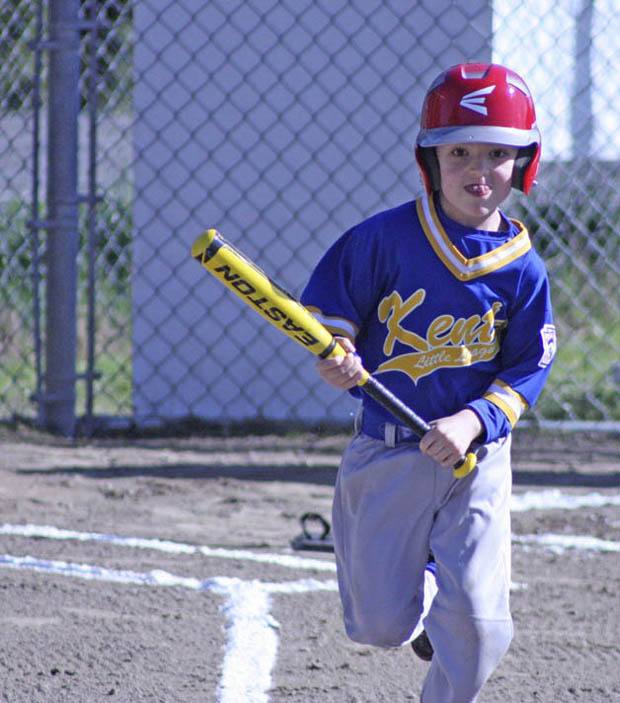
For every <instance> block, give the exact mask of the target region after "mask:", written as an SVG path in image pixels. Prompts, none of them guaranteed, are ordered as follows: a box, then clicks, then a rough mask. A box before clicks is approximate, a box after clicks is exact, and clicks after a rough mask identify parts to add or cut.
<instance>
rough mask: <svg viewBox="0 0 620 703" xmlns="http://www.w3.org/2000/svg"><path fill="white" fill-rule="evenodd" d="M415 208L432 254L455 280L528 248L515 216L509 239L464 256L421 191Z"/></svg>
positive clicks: (491, 267)
mask: <svg viewBox="0 0 620 703" xmlns="http://www.w3.org/2000/svg"><path fill="white" fill-rule="evenodd" d="M416 211H417V213H418V218H419V220H420V223H421V225H422V229H423V230H424V234H425V235H426V238H427V239H428V241H429V243H430V245H431V246H432V247H433V250H434V252H435V254H437V256H438V257H439V258H440V259H441V261H442V262H443V264H444V265H445V266H446V268H447V269H448V270H449V271H450V272H451V273H452V274H453V275H454V276H455V277H456V278H458V279H459V280H461V281H471V280H472V279H474V278H479V277H480V276H484V275H486V274H487V273H491V272H492V271H497V270H498V269H500V268H502V267H503V266H506V265H507V264H509V263H511V262H512V261H514V260H515V259H518V258H519V257H520V256H523V254H525V253H526V252H528V251H529V250H530V249H531V248H532V243H531V241H530V236H529V234H528V231H527V229H526V228H525V226H524V225H523V223H522V222H519V220H511V221H512V222H513V223H514V224H515V225H517V227H518V228H519V230H520V231H519V234H517V235H516V236H515V237H513V238H512V239H511V240H510V241H508V242H505V243H504V244H501V245H500V246H498V247H496V248H495V249H493V251H489V252H487V253H486V254H482V255H480V256H476V257H474V258H473V259H468V258H467V257H465V256H464V255H463V254H462V252H460V251H459V249H458V248H457V247H456V246H455V245H454V244H453V243H452V242H451V241H450V238H449V237H448V235H447V233H446V230H445V229H444V227H443V225H442V224H441V221H440V219H439V216H438V214H437V210H436V208H435V203H434V202H433V199H432V198H429V197H428V196H426V195H424V196H422V197H421V198H418V200H416Z"/></svg>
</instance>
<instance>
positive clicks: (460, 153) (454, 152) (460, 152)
mask: <svg viewBox="0 0 620 703" xmlns="http://www.w3.org/2000/svg"><path fill="white" fill-rule="evenodd" d="M451 153H452V156H465V154H466V153H467V152H466V151H465V149H463V147H460V146H457V147H455V148H454V149H452V152H451Z"/></svg>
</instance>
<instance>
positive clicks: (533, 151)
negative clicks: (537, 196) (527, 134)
mask: <svg viewBox="0 0 620 703" xmlns="http://www.w3.org/2000/svg"><path fill="white" fill-rule="evenodd" d="M539 157H540V146H539V145H538V144H530V145H529V146H526V147H522V148H521V149H519V151H518V153H517V158H516V159H515V165H514V169H513V171H512V187H513V188H517V189H518V190H522V191H523V192H524V193H526V194H527V193H529V192H530V190H531V188H532V186H533V185H534V179H535V178H536V172H537V171H538V160H539Z"/></svg>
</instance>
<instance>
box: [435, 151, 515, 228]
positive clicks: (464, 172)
mask: <svg viewBox="0 0 620 703" xmlns="http://www.w3.org/2000/svg"><path fill="white" fill-rule="evenodd" d="M517 152H518V149H517V148H516V147H511V146H503V145H501V144H481V143H472V144H440V145H439V146H438V147H437V159H438V161H439V173H440V177H441V205H442V207H443V209H444V211H445V213H446V215H448V217H450V218H452V219H453V220H456V221H457V222H460V223H461V224H463V225H466V226H469V227H474V228H476V229H486V230H492V231H495V230H498V229H499V226H500V223H501V217H500V214H499V210H498V208H499V206H500V204H501V203H502V202H503V201H504V200H505V199H506V198H507V197H508V195H509V193H510V188H511V182H512V170H513V168H514V165H515V159H516V157H517Z"/></svg>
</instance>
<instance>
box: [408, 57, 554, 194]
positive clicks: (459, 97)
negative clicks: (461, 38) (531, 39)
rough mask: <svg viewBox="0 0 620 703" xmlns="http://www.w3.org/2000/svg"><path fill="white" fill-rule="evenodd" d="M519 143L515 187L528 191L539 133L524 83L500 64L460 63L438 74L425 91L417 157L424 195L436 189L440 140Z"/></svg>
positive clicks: (531, 103) (517, 145)
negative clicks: (424, 190)
mask: <svg viewBox="0 0 620 703" xmlns="http://www.w3.org/2000/svg"><path fill="white" fill-rule="evenodd" d="M467 142H483V143H489V144H504V145H506V146H513V147H518V149H519V151H518V154H517V159H516V162H515V168H514V171H513V175H512V185H513V187H514V188H518V189H519V190H522V191H523V192H524V193H529V192H530V189H531V188H532V185H533V184H534V179H535V177H536V172H537V170H538V162H539V161H540V132H539V130H538V127H537V126H536V112H535V110H534V101H533V99H532V95H531V93H530V91H529V88H528V87H527V85H526V83H525V81H524V80H523V79H522V78H521V76H519V75H518V74H517V73H515V72H514V71H511V70H510V69H509V68H505V67H504V66H500V65H498V64H486V63H464V64H458V65H456V66H452V68H449V69H448V70H447V71H444V72H443V73H441V74H440V75H439V76H438V77H437V78H436V79H435V80H434V81H433V84H432V85H431V87H430V88H429V89H428V92H427V93H426V97H425V99H424V105H423V106H422V117H421V120H420V131H419V132H418V136H417V139H416V159H417V161H418V165H419V166H420V170H421V172H422V179H423V181H424V187H425V188H426V191H427V192H428V193H430V192H432V191H433V190H438V189H439V165H438V163H437V156H436V154H435V149H434V148H433V147H436V146H437V145H438V144H463V143H467Z"/></svg>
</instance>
